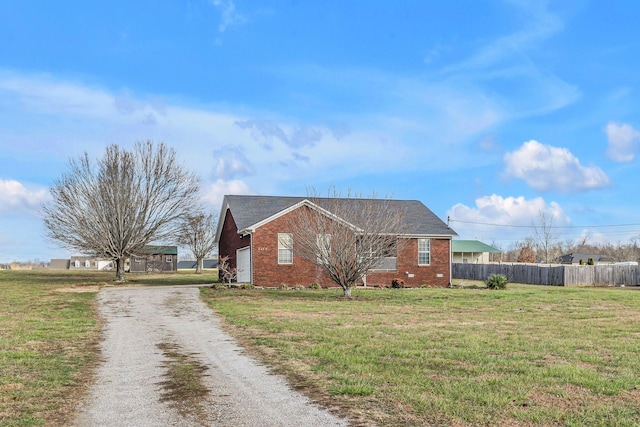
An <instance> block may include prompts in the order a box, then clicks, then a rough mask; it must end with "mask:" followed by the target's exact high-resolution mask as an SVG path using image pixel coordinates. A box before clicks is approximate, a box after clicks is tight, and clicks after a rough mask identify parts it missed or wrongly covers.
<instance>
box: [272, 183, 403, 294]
mask: <svg viewBox="0 0 640 427" xmlns="http://www.w3.org/2000/svg"><path fill="white" fill-rule="evenodd" d="M329 195H330V197H326V198H320V197H318V196H317V193H314V192H311V195H310V197H309V198H308V199H307V200H309V202H310V203H309V204H307V205H303V206H301V207H299V208H298V209H296V210H295V211H294V212H292V214H291V215H290V216H289V218H290V219H289V220H288V224H287V225H288V227H289V229H290V230H291V234H292V236H293V239H291V240H290V241H288V242H281V243H282V244H283V245H291V249H292V250H293V253H294V254H296V255H298V256H300V257H302V258H304V259H307V260H309V261H311V262H313V263H315V264H317V265H319V266H320V267H322V268H323V269H324V271H326V272H327V274H328V275H329V277H330V278H331V280H333V281H334V282H335V283H336V284H338V285H339V286H340V287H342V289H343V291H344V296H345V297H350V296H351V289H352V288H353V286H355V285H356V283H358V282H359V281H361V280H363V278H364V277H365V275H366V274H367V271H369V270H371V269H372V268H374V267H376V266H378V265H380V263H381V262H382V261H383V259H384V258H386V257H396V256H397V252H398V250H399V248H400V246H401V245H402V244H403V243H404V242H405V240H406V239H403V238H402V236H403V230H404V228H405V227H404V214H403V211H402V210H401V209H399V206H397V205H396V203H394V201H393V200H390V199H376V198H375V197H373V198H368V199H362V198H357V197H352V196H351V194H350V193H348V194H347V196H346V197H342V196H341V194H340V193H339V192H338V191H336V190H335V189H334V190H332V191H331V192H330V193H329Z"/></svg>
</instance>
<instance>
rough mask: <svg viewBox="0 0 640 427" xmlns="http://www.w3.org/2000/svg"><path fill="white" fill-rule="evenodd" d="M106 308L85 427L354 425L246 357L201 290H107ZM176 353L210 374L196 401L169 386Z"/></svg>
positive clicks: (102, 299)
mask: <svg viewBox="0 0 640 427" xmlns="http://www.w3.org/2000/svg"><path fill="white" fill-rule="evenodd" d="M98 303H99V308H100V314H101V315H102V317H103V320H104V341H103V342H102V357H103V362H102V364H101V365H100V367H99V368H98V370H97V374H96V383H95V384H94V385H93V386H92V387H91V390H90V391H89V393H88V396H87V397H86V399H85V400H84V402H83V403H81V404H80V405H79V407H78V415H77V417H76V421H75V425H76V426H78V427H89V426H91V427H94V426H110V427H112V426H127V427H134V426H225V427H226V426H238V427H240V426H246V427H253V426H256V427H258V426H260V427H268V426H296V427H297V426H347V425H348V422H347V421H346V420H344V419H340V418H337V417H335V416H334V415H332V414H330V413H329V412H328V411H325V410H322V409H320V408H318V407H317V406H315V405H314V404H313V403H312V402H311V401H310V400H309V399H307V398H306V397H304V396H303V395H301V394H299V393H297V392H295V391H293V390H292V389H291V388H290V387H289V386H288V385H287V384H286V382H285V381H284V380H283V379H282V378H281V377H279V376H276V375H273V374H270V373H269V372H268V370H267V369H266V368H265V367H264V366H261V365H259V364H257V363H256V362H255V361H254V360H253V359H251V358H250V357H248V356H246V355H244V354H243V352H242V349H241V348H240V347H239V346H238V345H237V344H235V342H234V340H233V339H232V338H231V337H229V336H228V335H226V334H225V333H223V332H222V331H221V329H220V327H219V321H218V319H217V318H216V316H215V315H214V313H213V312H212V311H211V310H210V309H209V308H208V307H207V306H206V305H205V304H204V303H203V302H202V301H201V300H200V298H199V290H198V288H197V287H185V286H181V287H144V288H142V287H140V288H104V289H102V290H101V291H100V293H99V294H98ZM166 349H171V352H169V355H167V354H168V353H167V350H166ZM172 354H173V355H175V354H180V355H182V356H184V357H188V358H189V360H191V361H193V362H194V363H196V364H198V365H199V366H201V367H202V369H203V374H202V385H203V386H204V388H205V391H206V390H208V393H204V396H203V397H202V398H201V399H199V400H198V402H196V404H190V403H188V402H187V403H186V404H185V403H184V402H182V403H180V402H176V401H175V400H172V397H171V396H170V395H168V394H167V389H166V387H165V386H163V382H164V383H166V380H167V372H168V368H167V366H168V364H169V363H170V362H171V361H172V360H171V357H172V356H171V355H172ZM174 361H175V360H174Z"/></svg>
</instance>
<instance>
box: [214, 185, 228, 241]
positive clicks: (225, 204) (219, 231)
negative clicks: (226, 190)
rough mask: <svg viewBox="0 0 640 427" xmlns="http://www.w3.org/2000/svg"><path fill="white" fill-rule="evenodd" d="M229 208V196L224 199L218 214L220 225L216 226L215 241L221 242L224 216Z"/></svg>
mask: <svg viewBox="0 0 640 427" xmlns="http://www.w3.org/2000/svg"><path fill="white" fill-rule="evenodd" d="M227 209H229V202H227V196H224V198H223V199H222V206H221V207H220V215H219V216H218V225H217V227H216V240H215V243H219V242H220V235H221V234H222V227H223V226H224V218H225V216H226V213H227Z"/></svg>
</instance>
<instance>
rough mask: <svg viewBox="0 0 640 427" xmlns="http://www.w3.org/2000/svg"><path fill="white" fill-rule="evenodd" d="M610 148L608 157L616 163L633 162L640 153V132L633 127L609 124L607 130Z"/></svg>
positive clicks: (608, 148)
mask: <svg viewBox="0 0 640 427" xmlns="http://www.w3.org/2000/svg"><path fill="white" fill-rule="evenodd" d="M605 132H606V134H607V139H608V140H609V147H607V157H609V158H610V159H612V160H615V161H616V162H631V161H632V160H633V159H634V158H635V155H636V152H637V151H638V139H640V132H638V131H637V130H635V129H634V128H633V127H632V126H631V125H628V124H619V123H615V122H609V123H608V124H607V127H606V128H605Z"/></svg>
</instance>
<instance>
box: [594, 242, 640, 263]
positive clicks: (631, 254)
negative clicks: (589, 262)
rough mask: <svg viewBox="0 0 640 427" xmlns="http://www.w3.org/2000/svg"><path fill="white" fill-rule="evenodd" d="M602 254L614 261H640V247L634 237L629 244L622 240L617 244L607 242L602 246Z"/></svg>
mask: <svg viewBox="0 0 640 427" xmlns="http://www.w3.org/2000/svg"><path fill="white" fill-rule="evenodd" d="M600 254H602V255H604V256H605V257H606V258H608V259H609V260H611V261H612V262H624V261H638V260H639V259H640V249H639V248H638V246H637V244H636V242H635V240H633V239H632V241H631V243H627V244H624V243H621V242H618V243H617V244H615V245H613V244H611V243H605V244H603V245H602V246H601V247H600Z"/></svg>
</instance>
